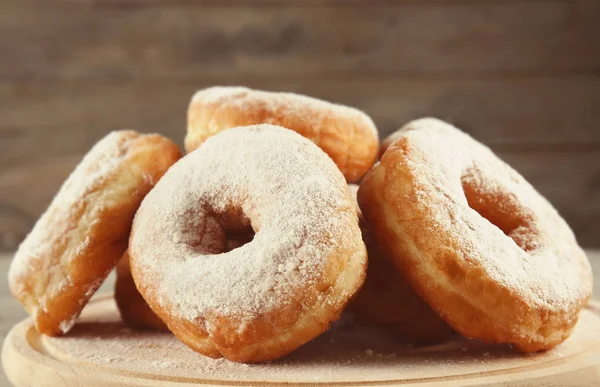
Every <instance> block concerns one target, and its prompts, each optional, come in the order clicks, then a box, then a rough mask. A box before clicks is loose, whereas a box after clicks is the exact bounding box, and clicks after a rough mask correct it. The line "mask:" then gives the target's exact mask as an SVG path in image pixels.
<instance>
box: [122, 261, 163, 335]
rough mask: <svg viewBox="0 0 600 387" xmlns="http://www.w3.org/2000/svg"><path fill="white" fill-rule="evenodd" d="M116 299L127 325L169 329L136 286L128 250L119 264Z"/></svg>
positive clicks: (136, 327)
mask: <svg viewBox="0 0 600 387" xmlns="http://www.w3.org/2000/svg"><path fill="white" fill-rule="evenodd" d="M115 301H116V303H117V308H118V309H119V313H120V314H121V318H122V319H123V322H124V323H125V325H127V326H129V327H131V328H133V329H155V330H160V331H166V330H169V328H167V325H166V324H165V323H164V322H163V321H162V320H161V319H160V318H159V317H158V316H157V315H156V314H155V313H154V312H153V311H152V309H150V307H149V306H148V304H147V303H146V301H145V300H144V299H143V298H142V295H141V294H140V292H138V290H137V288H136V287H135V282H134V281H133V276H132V275H131V269H130V266H129V254H128V252H127V251H125V253H124V254H123V257H122V258H121V260H119V263H118V264H117V279H116V281H115Z"/></svg>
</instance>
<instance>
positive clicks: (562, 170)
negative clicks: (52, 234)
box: [0, 0, 600, 250]
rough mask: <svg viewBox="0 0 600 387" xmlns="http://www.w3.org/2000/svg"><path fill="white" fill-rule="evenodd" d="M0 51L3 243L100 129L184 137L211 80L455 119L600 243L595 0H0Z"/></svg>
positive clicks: (398, 115) (31, 217)
mask: <svg viewBox="0 0 600 387" xmlns="http://www.w3.org/2000/svg"><path fill="white" fill-rule="evenodd" d="M0 53H1V56H0V250H1V249H4V250H11V249H14V248H15V247H16V245H17V244H18V243H19V241H20V240H21V239H22V238H23V236H24V235H25V234H26V233H27V232H28V231H29V229H30V228H31V226H32V224H33V222H34V221H35V219H36V218H37V217H38V215H39V214H40V213H41V211H43V209H44V208H45V207H46V206H47V205H48V203H49V201H50V199H51V198H52V196H53V195H54V193H55V192H56V191H57V189H58V187H59V186H60V184H61V182H62V181H63V180H64V178H65V177H66V176H67V175H68V173H69V172H70V171H71V170H72V168H73V167H74V166H75V164H76V163H77V162H78V161H79V159H80V158H81V156H82V154H84V153H85V152H86V151H87V150H88V148H90V147H91V146H92V145H93V144H94V142H95V141H97V140H98V139H99V138H100V137H102V136H103V135H104V134H106V133H107V131H108V130H110V129H115V128H136V129H138V130H142V131H156V132H160V133H164V134H166V135H169V136H171V137H172V138H174V139H176V140H178V141H179V142H180V143H181V141H182V138H183V136H184V132H185V111H186V107H187V103H188V100H189V98H190V96H191V95H192V93H193V92H194V91H195V90H196V89H198V88H202V87H205V86H209V85H214V84H243V85H248V86H252V87H259V88H265V89H270V90H289V91H297V92H301V93H306V94H309V95H313V96H317V97H322V98H325V99H329V100H332V101H336V102H341V103H345V104H349V105H353V106H357V107H360V108H362V109H364V110H365V111H366V112H368V113H369V114H371V115H372V117H373V118H374V120H375V122H376V123H377V124H378V126H379V129H380V132H381V135H382V137H383V136H384V135H385V134H386V133H389V132H390V131H392V130H394V129H396V128H397V127H399V126H401V125H402V124H403V123H405V122H406V121H408V120H410V119H413V118H417V117H420V116H437V117H440V118H443V119H446V120H448V121H451V122H453V123H455V124H456V125H458V126H460V127H462V128H463V129H465V130H467V131H468V132H470V133H471V134H473V135H474V136H475V137H476V138H477V139H479V140H481V141H483V142H485V143H487V144H488V145H490V146H491V147H492V148H493V149H494V150H495V151H497V153H498V154H500V155H501V156H502V157H503V158H505V159H506V160H507V161H508V162H509V163H511V164H512V165H513V166H515V167H516V168H517V169H518V170H519V171H521V172H522V173H523V174H524V175H525V177H527V178H528V179H529V180H530V181H531V182H532V183H533V184H534V185H535V186H536V187H537V188H538V189H539V190H540V191H541V192H542V193H543V194H545V195H546V196H547V197H548V198H549V199H550V201H552V202H553V203H554V205H555V206H556V207H557V208H558V209H559V211H560V212H561V213H563V214H564V216H565V217H566V218H567V220H568V221H569V223H570V224H571V225H572V227H573V228H574V230H575V232H576V233H577V235H578V238H579V240H580V241H581V242H582V244H583V245H584V246H596V247H598V246H600V222H599V221H598V219H600V1H598V0H592V1H586V0H556V1H549V0H537V1H535V0H447V1H444V0H420V1H417V0H413V1H411V0H400V1H379V0H374V1H369V0H354V1H342V0H339V1H335V0H325V1H318V0H304V1H301V0H296V1H285V0H256V1H235V0H223V1H216V0H214V1H208V0H197V1H192V0H94V1H92V0H62V1H59V0H46V1H41V0H40V1H30V0H23V1H18V0H0Z"/></svg>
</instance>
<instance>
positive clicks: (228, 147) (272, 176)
mask: <svg viewBox="0 0 600 387" xmlns="http://www.w3.org/2000/svg"><path fill="white" fill-rule="evenodd" d="M355 217H356V213H355V210H354V203H353V202H352V200H351V199H350V197H349V195H348V191H347V188H346V184H345V180H344V178H343V176H342V174H341V173H340V172H339V170H338V169H337V167H336V166H335V164H334V163H333V162H332V161H331V159H330V158H329V157H327V156H326V155H325V153H323V152H322V151H321V150H320V149H319V148H317V147H316V146H315V145H314V144H312V143H311V142H309V141H308V140H306V139H304V138H303V137H301V136H300V135H298V134H296V133H294V132H292V131H289V130H286V129H283V128H279V127H275V126H271V125H257V126H251V127H244V128H235V129H230V130H228V131H224V132H222V133H220V134H219V135H217V136H214V137H212V138H210V139H209V140H208V141H206V142H205V143H204V144H203V145H202V146H201V147H200V148H199V149H198V150H196V151H194V152H192V153H190V154H189V155H187V156H186V157H184V158H183V159H182V160H180V161H179V162H178V163H177V164H175V165H174V166H173V167H172V168H171V169H170V170H169V171H168V172H167V173H166V174H165V176H164V177H163V178H162V179H161V181H160V182H159V183H158V184H157V186H156V188H155V189H154V190H153V191H152V192H151V193H150V194H149V195H148V196H147V197H146V198H145V200H144V202H143V203H142V206H141V207H140V210H139V211H138V214H137V215H136V219H135V222H134V229H133V233H132V239H131V241H130V242H131V244H130V252H131V253H132V254H131V255H132V257H135V258H132V265H137V268H138V271H139V272H140V273H141V276H143V278H145V282H146V283H147V284H152V286H153V287H155V289H149V288H148V289H144V284H142V285H141V291H142V293H143V292H144V291H147V292H154V291H156V294H157V296H156V297H155V298H156V299H159V300H161V304H162V306H163V307H165V308H166V309H167V310H169V312H170V313H174V314H176V315H180V316H183V317H184V318H186V319H189V320H194V319H196V318H206V317H207V316H208V315H211V314H212V315H214V314H216V315H219V316H235V317H238V318H240V319H242V320H246V319H252V318H253V317H256V316H259V315H261V314H263V313H268V312H271V311H275V310H278V308H281V307H284V306H286V305H289V303H290V302H291V301H292V300H293V299H294V298H295V297H296V298H297V297H298V294H299V293H300V292H302V291H303V289H305V288H306V287H307V286H308V287H318V286H321V284H322V281H323V278H324V271H325V270H326V267H327V264H328V261H327V260H328V258H327V257H328V256H329V255H330V254H331V252H333V251H335V250H336V249H338V248H339V246H354V245H356V246H358V245H359V244H360V243H362V241H361V239H360V233H356V232H354V231H352V229H351V228H349V224H352V222H353V221H354V219H355ZM216 220H219V221H216ZM221 223H231V224H235V225H236V227H238V228H239V227H246V226H247V225H248V224H251V226H252V228H253V229H254V231H255V232H256V235H255V236H254V239H253V240H252V241H251V242H250V243H247V244H245V245H243V246H241V247H239V248H237V249H235V250H232V251H230V252H227V253H222V254H219V253H220V252H222V251H224V247H223V246H224V244H223V243H221V242H220V239H222V238H223V235H224V230H223V227H222V226H221ZM244 326H245V325H244V324H243V323H242V324H240V329H244Z"/></svg>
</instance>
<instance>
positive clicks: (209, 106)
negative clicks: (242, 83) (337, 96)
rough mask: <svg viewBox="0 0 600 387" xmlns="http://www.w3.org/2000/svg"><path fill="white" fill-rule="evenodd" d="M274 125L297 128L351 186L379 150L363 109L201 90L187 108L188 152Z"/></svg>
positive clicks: (244, 91) (236, 90) (238, 90)
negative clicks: (223, 135) (220, 136)
mask: <svg viewBox="0 0 600 387" xmlns="http://www.w3.org/2000/svg"><path fill="white" fill-rule="evenodd" d="M255 124H272V125H279V126H282V127H284V128H287V129H290V130H293V131H295V132H297V133H299V134H301V135H302V136H304V137H306V138H308V139H309V140H311V141H312V142H314V143H315V144H317V145H318V146H319V147H320V148H321V149H323V150H324V151H325V153H327V154H328V155H329V156H330V157H331V158H332V159H333V161H334V162H335V163H336V165H337V166H338V167H339V168H340V170H341V171H342V173H343V174H344V176H345V177H346V179H347V180H348V181H350V182H352V181H357V180H359V179H360V178H361V177H362V176H363V175H364V174H365V173H366V172H367V171H368V170H369V168H370V167H371V166H372V165H373V163H374V162H375V160H376V158H377V155H378V152H379V138H378V134H377V128H376V127H375V124H374V123H373V120H371V118H370V117H369V116H368V115H367V114H365V113H363V112H362V111H360V110H358V109H355V108H351V107H348V106H343V105H338V104H334V103H330V102H327V101H324V100H320V99H316V98H312V97H308V96H304V95H299V94H293V93H281V92H267V91H260V90H252V89H248V88H246V87H211V88H207V89H203V90H200V91H198V92H196V94H195V95H194V96H193V98H192V100H191V102H190V105H189V108H188V132H187V135H186V138H185V148H186V150H187V151H188V152H191V151H193V150H194V149H196V148H198V147H199V146H200V145H201V144H202V143H203V142H204V141H206V139H207V138H209V137H211V136H213V135H215V134H217V133H219V132H221V131H223V130H225V129H228V128H234V127H236V126H245V125H255Z"/></svg>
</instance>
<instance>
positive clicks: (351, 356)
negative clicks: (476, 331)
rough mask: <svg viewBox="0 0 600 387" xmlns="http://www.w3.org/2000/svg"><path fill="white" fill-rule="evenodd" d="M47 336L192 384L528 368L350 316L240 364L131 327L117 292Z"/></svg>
mask: <svg viewBox="0 0 600 387" xmlns="http://www.w3.org/2000/svg"><path fill="white" fill-rule="evenodd" d="M598 324H600V318H599V317H598V316H597V315H595V314H594V313H591V312H589V311H588V312H584V313H583V314H582V316H581V321H580V323H579V324H578V326H577V327H576V328H575V332H574V333H573V336H572V337H571V338H570V339H569V340H568V341H567V342H565V343H564V344H563V345H561V346H560V347H559V348H560V351H556V350H553V351H548V352H543V353H537V354H532V355H530V356H528V357H527V361H528V363H529V364H537V365H538V366H540V367H544V363H545V362H553V361H556V360H557V359H564V358H568V357H571V356H573V354H575V353H580V352H581V350H582V348H584V347H585V346H586V345H587V346H589V345H591V344H589V343H586V341H589V339H590V337H589V332H590V331H591V330H593V329H595V328H596V327H597V326H598ZM42 342H43V346H44V348H45V349H47V350H48V353H49V354H51V356H53V357H56V358H58V359H59V360H61V361H64V362H67V363H75V364H77V365H78V366H88V365H91V366H92V367H94V368H95V367H100V369H101V370H106V372H107V373H121V374H122V373H135V374H137V375H145V376H139V377H140V378H143V377H155V376H157V375H160V377H161V378H169V380H172V381H177V382H182V383H183V382H186V383H190V384H193V383H194V382H197V383H200V381H202V383H203V384H210V382H211V381H219V382H215V383H213V384H223V383H224V382H226V381H230V382H231V384H236V385H237V384H243V385H247V384H255V383H258V384H260V383H263V384H271V383H275V384H286V383H291V384H293V383H298V382H305V383H306V382H310V381H314V382H321V383H323V382H324V381H327V382H330V383H352V382H354V383H357V382H363V381H365V382H369V381H370V382H381V381H396V380H402V381H404V382H408V381H410V380H413V379H416V380H422V378H423V375H428V376H430V377H448V376H452V375H464V373H465V370H468V371H469V373H485V372H502V371H505V370H507V369H514V368H515V367H522V366H523V355H521V354H519V353H517V352H515V351H514V350H512V349H510V348H509V347H508V346H502V345H489V344H488V345H486V344H483V343H480V342H477V341H474V340H468V339H465V338H462V337H459V336H456V338H455V339H453V340H451V341H448V342H446V343H442V344H438V345H433V346H425V347H423V346H413V345H408V344H407V343H405V342H403V341H401V340H400V339H399V338H398V336H397V335H395V334H393V333H392V332H390V331H387V330H384V329H380V328H377V327H374V326H368V325H360V324H356V323H352V324H350V323H348V322H345V323H342V324H334V326H332V328H331V329H330V330H329V331H327V332H326V333H324V334H323V335H322V336H320V337H318V338H316V339H315V340H313V341H311V342H310V343H308V344H306V345H304V346H302V347H300V348H299V349H298V350H296V351H294V352H293V353H291V354H290V355H288V356H286V357H284V358H282V359H280V360H276V361H272V362H267V363H262V364H251V365H248V364H241V363H234V362H231V361H228V360H226V359H223V358H221V359H211V358H208V357H205V356H202V355H200V354H198V353H196V352H194V351H192V350H191V349H189V348H188V347H186V346H185V345H184V344H182V343H181V342H180V341H179V340H177V338H176V337H174V336H173V335H172V334H170V333H168V332H158V331H134V330H131V329H127V328H125V327H124V326H123V323H122V322H121V321H120V318H119V314H118V312H117V310H116V307H115V304H114V301H113V300H112V298H104V299H103V300H101V301H92V302H91V303H90V304H89V305H88V306H87V307H86V309H84V312H83V314H82V317H81V319H80V320H79V321H78V324H76V325H75V327H74V328H73V329H72V330H71V331H70V332H69V334H68V335H66V336H63V337H43V338H42ZM547 364H548V366H551V364H554V363H547ZM74 367H77V366H74ZM85 369H86V368H82V370H85ZM96 369H97V368H96ZM148 375H151V376H148ZM141 382H143V381H141Z"/></svg>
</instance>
